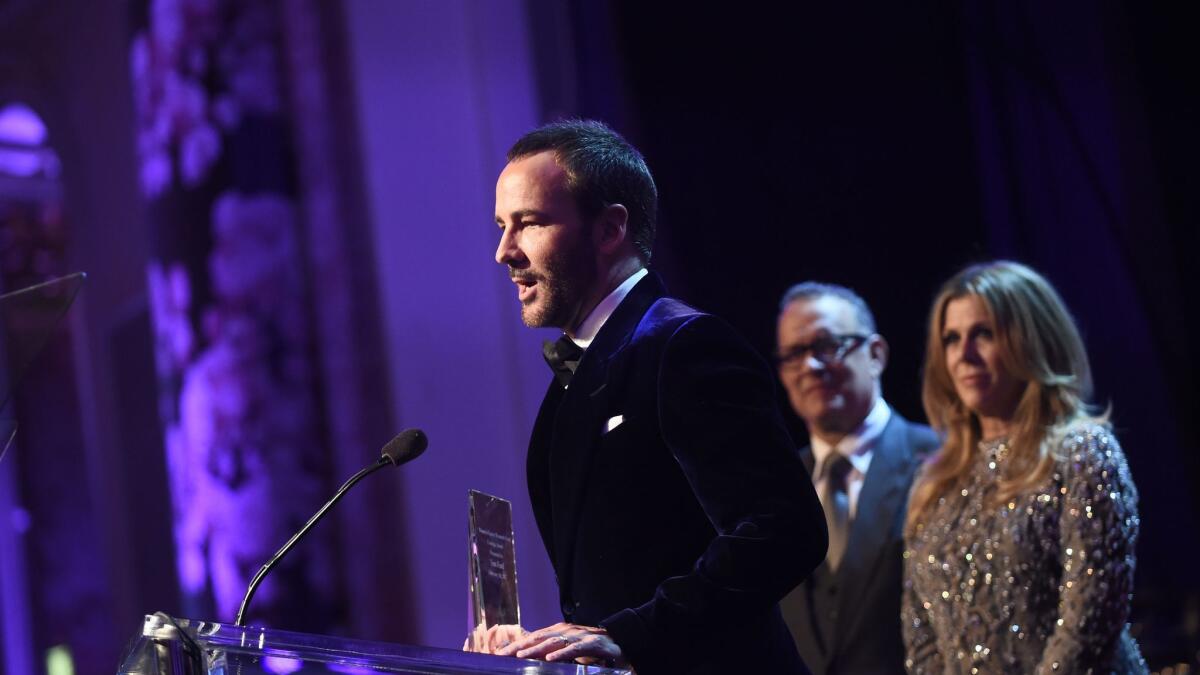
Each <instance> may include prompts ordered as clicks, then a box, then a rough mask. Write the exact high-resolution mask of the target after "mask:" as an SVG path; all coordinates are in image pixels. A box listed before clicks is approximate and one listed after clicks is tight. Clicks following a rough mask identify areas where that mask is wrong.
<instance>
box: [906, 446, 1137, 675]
mask: <svg viewBox="0 0 1200 675" xmlns="http://www.w3.org/2000/svg"><path fill="white" fill-rule="evenodd" d="M1007 454H1008V448H1007V445H1006V444H1005V442H1004V441H1003V440H996V441H987V442H983V443H980V445H979V452H978V453H977V454H976V457H975V465H974V467H973V469H972V471H971V473H970V475H969V477H968V478H967V479H966V482H965V483H964V484H962V485H959V486H957V487H956V488H955V489H954V490H952V491H951V493H950V494H947V495H945V496H944V497H943V498H941V499H939V500H938V501H937V503H936V504H935V505H934V506H933V507H932V508H931V509H930V510H929V512H928V514H927V516H926V517H925V518H923V521H924V522H923V523H922V524H921V525H919V527H918V528H917V530H916V532H915V534H914V536H913V537H912V538H911V539H910V540H909V541H908V542H907V544H906V550H905V553H904V558H905V561H904V571H905V575H904V600H903V604H902V608H901V612H902V621H903V626H904V641H905V647H906V649H907V652H908V656H907V658H908V662H907V666H908V670H909V672H911V673H1022V674H1025V673H1070V674H1072V675H1073V674H1075V673H1121V674H1125V673H1145V672H1147V668H1146V664H1145V662H1144V661H1143V660H1142V658H1141V655H1140V654H1139V652H1138V648H1137V644H1136V643H1135V642H1134V641H1133V639H1132V638H1131V637H1130V636H1129V632H1128V630H1127V629H1126V624H1125V622H1126V621H1127V620H1128V618H1129V605H1130V599H1131V597H1132V592H1133V568H1134V544H1135V542H1136V540H1137V534H1138V515H1137V489H1136V488H1134V485H1133V481H1132V479H1131V478H1130V475H1129V467H1128V465H1127V464H1126V463H1125V455H1124V453H1122V452H1121V448H1120V446H1119V445H1118V444H1117V440H1116V439H1115V438H1113V436H1112V434H1111V433H1110V432H1109V431H1108V430H1107V429H1105V428H1103V427H1100V426H1095V425H1090V426H1081V427H1079V428H1078V429H1076V430H1073V431H1072V433H1069V434H1068V435H1067V436H1066V437H1065V438H1064V440H1063V442H1062V447H1061V452H1060V453H1059V456H1060V457H1063V458H1064V459H1062V460H1059V461H1057V462H1056V465H1055V467H1054V471H1053V472H1052V473H1051V475H1050V476H1048V477H1047V478H1046V480H1045V481H1044V482H1043V483H1042V484H1041V485H1040V486H1039V487H1038V488H1037V489H1036V490H1033V491H1031V492H1026V493H1023V494H1022V495H1020V496H1019V497H1016V498H1014V499H1012V500H1011V501H1009V502H1008V503H1006V504H1002V505H1000V506H999V507H995V506H987V504H988V499H987V498H988V497H989V496H990V495H992V494H994V492H995V490H996V484H997V482H998V480H999V477H1000V472H1001V471H1002V470H1003V464H1004V462H1005V460H1006V456H1007Z"/></svg>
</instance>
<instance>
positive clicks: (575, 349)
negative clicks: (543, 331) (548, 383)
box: [542, 334, 583, 387]
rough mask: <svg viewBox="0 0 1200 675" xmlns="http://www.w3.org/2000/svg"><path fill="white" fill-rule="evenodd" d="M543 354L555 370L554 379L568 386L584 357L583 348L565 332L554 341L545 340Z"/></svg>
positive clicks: (547, 362) (551, 368)
mask: <svg viewBox="0 0 1200 675" xmlns="http://www.w3.org/2000/svg"><path fill="white" fill-rule="evenodd" d="M542 356H544V357H546V364H547V365H549V366H550V370H552V371H554V379H556V380H558V383H559V384H560V385H562V386H563V387H566V386H567V385H568V384H570V383H571V376H572V375H574V374H575V369H576V368H578V367H579V360H580V359H581V358H583V348H582V347H580V346H579V345H577V344H575V343H574V342H573V341H571V338H569V337H567V336H566V335H565V334H564V335H563V336H562V337H560V338H558V339H557V340H555V341H554V342H550V341H549V340H547V341H545V342H543V343H542Z"/></svg>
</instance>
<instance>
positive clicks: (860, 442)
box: [809, 396, 892, 520]
mask: <svg viewBox="0 0 1200 675" xmlns="http://www.w3.org/2000/svg"><path fill="white" fill-rule="evenodd" d="M891 418H892V409H891V407H889V406H888V404H887V403H886V402H884V400H883V397H882V396H880V397H879V398H877V399H875V405H873V406H871V412H869V413H867V417H866V419H864V420H863V421H862V424H860V425H858V428H857V429H855V430H854V431H852V432H850V433H848V434H846V435H845V436H843V437H842V440H840V441H838V443H837V445H836V446H833V445H830V444H829V443H826V442H825V441H823V440H821V439H820V438H817V437H816V436H810V437H809V442H810V443H811V445H812V451H813V469H814V470H813V476H814V483H816V487H817V494H818V495H821V494H824V493H825V491H824V490H823V489H822V488H824V487H825V486H824V485H823V483H824V481H825V477H824V474H825V470H824V469H825V464H826V462H828V461H829V458H830V456H831V455H832V454H833V453H834V452H837V453H840V454H842V455H845V456H846V459H848V460H850V465H851V466H852V467H854V468H853V470H852V471H851V472H850V474H849V475H848V476H846V496H847V497H849V498H850V519H851V520H853V519H854V513H855V511H856V509H857V508H858V494H859V493H860V492H862V486H863V482H865V481H866V479H867V468H868V467H870V466H871V457H872V456H873V455H874V454H875V445H876V444H877V443H878V442H879V437H880V436H882V435H883V428H884V427H886V426H887V423H888V420H890V419H891ZM817 476H820V478H816V477H817Z"/></svg>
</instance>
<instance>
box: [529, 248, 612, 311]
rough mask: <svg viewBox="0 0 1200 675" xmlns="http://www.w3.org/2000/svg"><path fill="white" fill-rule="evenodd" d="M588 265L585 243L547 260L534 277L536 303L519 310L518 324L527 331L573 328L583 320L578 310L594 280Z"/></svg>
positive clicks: (590, 259)
mask: <svg viewBox="0 0 1200 675" xmlns="http://www.w3.org/2000/svg"><path fill="white" fill-rule="evenodd" d="M591 264H592V255H591V251H590V250H588V247H587V246H586V242H580V243H579V245H577V246H576V247H574V248H573V249H571V250H568V251H565V252H563V254H562V255H558V256H555V257H553V258H550V259H549V260H547V261H546V267H545V269H544V270H542V271H541V272H537V273H534V274H533V277H534V278H535V279H536V280H537V300H536V301H535V302H533V303H530V304H525V305H522V306H521V321H523V322H524V323H525V325H526V326H529V327H530V328H561V329H562V330H570V329H572V328H575V326H573V325H571V324H573V323H574V322H575V321H577V320H580V319H582V318H583V317H581V316H577V314H578V312H579V306H580V304H581V303H582V302H583V299H584V297H585V295H586V294H587V292H588V290H589V288H590V286H591V284H592V281H593V279H594V277H595V274H594V273H592V271H591ZM514 276H521V275H520V273H516V274H515V275H514Z"/></svg>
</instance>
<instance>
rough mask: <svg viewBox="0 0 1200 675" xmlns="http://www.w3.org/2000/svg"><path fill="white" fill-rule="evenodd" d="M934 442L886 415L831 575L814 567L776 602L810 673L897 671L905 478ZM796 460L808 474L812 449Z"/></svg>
mask: <svg viewBox="0 0 1200 675" xmlns="http://www.w3.org/2000/svg"><path fill="white" fill-rule="evenodd" d="M938 444H939V443H938V438H937V436H936V435H935V434H934V433H933V431H932V430H931V429H930V428H929V427H927V426H924V425H921V424H913V423H911V422H909V421H908V420H905V419H904V418H903V417H901V416H900V415H899V414H898V413H897V412H895V411H894V410H893V411H892V417H891V419H890V420H888V423H887V426H885V427H884V428H883V434H882V435H881V436H880V437H879V442H878V444H877V445H876V446H875V451H874V453H875V454H874V455H873V456H872V458H871V465H870V467H868V469H867V477H866V480H864V481H863V487H862V491H861V492H860V493H859V495H858V506H857V507H856V510H855V517H854V523H853V524H852V525H851V526H850V541H849V543H848V544H847V546H846V553H845V555H844V556H843V558H842V563H841V564H840V565H839V566H838V569H837V573H836V574H831V573H830V571H829V567H828V566H827V565H826V564H825V563H824V562H822V563H821V565H820V567H818V568H817V570H816V571H815V572H813V574H812V577H811V578H809V579H808V580H807V581H805V582H804V583H803V584H802V585H801V586H800V587H798V588H797V589H796V590H794V591H792V592H791V593H790V594H788V596H787V597H786V598H784V600H783V602H782V603H780V606H781V607H782V609H783V615H784V618H785V619H786V620H787V623H788V628H790V629H791V631H792V635H793V636H794V637H795V638H796V647H797V648H798V649H799V650H800V655H801V656H802V657H803V658H804V662H805V663H807V664H808V666H809V667H810V668H812V670H813V672H814V673H817V674H818V675H826V674H829V675H834V674H837V673H853V674H855V675H858V674H860V673H861V674H863V675H875V674H876V673H903V672H904V644H903V643H902V642H901V638H900V594H901V583H902V582H903V572H904V570H903V558H902V556H903V554H904V516H905V510H906V506H907V502H908V491H909V487H910V486H911V485H912V480H913V474H914V472H915V471H916V469H917V466H918V465H919V464H920V462H921V460H922V459H923V458H924V457H925V456H926V455H928V454H929V453H931V452H933V451H934V450H936V449H937V447H938ZM801 457H802V459H803V460H804V463H805V466H806V467H807V468H808V469H809V471H810V472H811V471H812V466H813V454H812V450H811V449H810V448H805V449H804V450H802V451H801Z"/></svg>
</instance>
